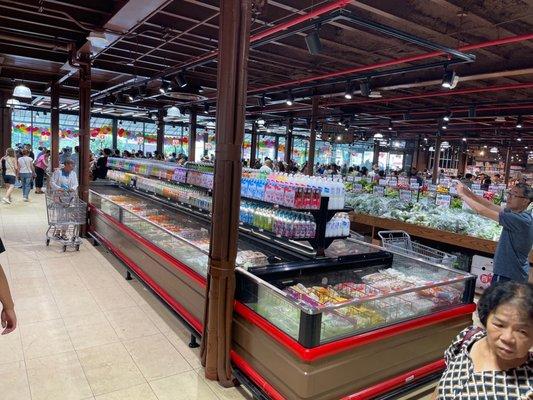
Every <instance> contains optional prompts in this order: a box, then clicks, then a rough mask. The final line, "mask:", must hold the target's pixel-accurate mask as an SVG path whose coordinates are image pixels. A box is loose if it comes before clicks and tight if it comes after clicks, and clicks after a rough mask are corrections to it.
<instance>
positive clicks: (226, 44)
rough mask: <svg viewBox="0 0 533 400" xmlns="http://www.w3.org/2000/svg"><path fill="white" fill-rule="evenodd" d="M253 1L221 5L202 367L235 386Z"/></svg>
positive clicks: (237, 0) (228, 0)
mask: <svg viewBox="0 0 533 400" xmlns="http://www.w3.org/2000/svg"><path fill="white" fill-rule="evenodd" d="M250 3H251V2H250V1H249V0H246V1H242V0H224V1H221V2H220V17H219V21H220V28H219V35H218V37H219V38H220V40H219V42H218V45H219V48H218V49H219V54H218V79H217V88H218V95H217V124H216V126H217V130H216V132H217V150H216V157H215V181H214V182H215V183H214V190H213V217H212V221H213V222H212V227H211V246H210V249H209V272H208V277H207V293H208V296H207V301H206V306H205V318H204V321H205V324H204V335H203V337H202V349H201V354H202V364H203V365H204V366H205V376H206V377H207V378H208V379H213V380H218V381H219V382H220V384H221V385H223V386H233V380H232V369H231V363H230V349H231V331H232V329H231V324H232V320H233V302H234V292H235V270H234V268H235V258H236V256H237V239H238V224H239V207H240V197H241V196H240V194H241V172H242V164H241V160H240V158H241V146H242V142H243V138H244V122H245V107H244V104H246V90H247V82H248V77H247V62H248V49H249V43H250V39H249V36H250V24H251V4H250Z"/></svg>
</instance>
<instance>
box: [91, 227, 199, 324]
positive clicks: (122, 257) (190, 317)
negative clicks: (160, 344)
mask: <svg viewBox="0 0 533 400" xmlns="http://www.w3.org/2000/svg"><path fill="white" fill-rule="evenodd" d="M90 232H91V234H93V235H94V236H96V237H97V238H98V240H99V241H100V242H101V243H102V244H104V245H105V246H106V247H107V248H108V249H109V250H110V251H111V252H112V253H113V254H114V255H115V256H116V257H118V258H119V259H120V260H121V261H122V262H123V263H124V264H126V265H127V266H128V268H131V270H132V271H133V272H135V274H136V275H137V276H138V277H139V278H141V279H142V280H143V281H144V282H145V283H146V284H147V285H148V286H149V287H150V288H151V289H152V290H153V291H154V292H156V293H157V294H158V296H160V297H161V298H162V299H163V300H164V301H165V302H166V303H167V304H168V305H169V306H170V307H172V309H173V310H174V311H176V312H177V313H178V314H180V315H181V316H182V318H183V319H185V320H186V321H187V323H189V325H191V326H192V327H193V328H194V329H195V330H196V332H198V333H199V334H202V332H203V331H204V326H203V324H202V323H201V322H200V321H198V320H197V319H196V318H195V317H194V316H193V315H192V314H191V313H190V312H189V311H187V310H186V309H185V307H183V306H182V305H181V304H180V303H179V302H177V301H176V300H175V299H174V298H173V297H172V296H170V295H169V294H168V293H167V292H166V291H165V290H164V289H163V288H162V287H161V286H159V285H158V284H157V283H156V282H155V281H154V280H153V279H152V278H150V276H149V275H148V274H147V273H146V272H144V271H143V270H142V269H141V268H140V267H139V266H138V265H137V264H136V263H135V262H133V261H132V260H131V259H130V258H129V257H128V256H126V255H125V254H124V253H123V252H122V251H121V250H119V249H118V248H117V247H115V246H114V245H113V244H112V243H111V242H110V241H109V240H107V239H106V238H104V237H103V236H102V235H100V234H99V233H98V232H96V231H94V230H93V229H91V230H90Z"/></svg>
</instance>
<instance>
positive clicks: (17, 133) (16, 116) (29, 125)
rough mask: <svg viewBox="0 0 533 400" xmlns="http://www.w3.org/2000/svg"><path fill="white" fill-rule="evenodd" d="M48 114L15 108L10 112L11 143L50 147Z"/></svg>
mask: <svg viewBox="0 0 533 400" xmlns="http://www.w3.org/2000/svg"><path fill="white" fill-rule="evenodd" d="M50 137H51V133H50V114H49V113H47V112H44V111H33V110H20V109H15V110H13V113H12V127H11V144H12V146H14V147H15V146H17V145H20V144H29V145H31V146H32V148H34V149H37V148H38V147H41V146H44V147H47V148H49V147H50Z"/></svg>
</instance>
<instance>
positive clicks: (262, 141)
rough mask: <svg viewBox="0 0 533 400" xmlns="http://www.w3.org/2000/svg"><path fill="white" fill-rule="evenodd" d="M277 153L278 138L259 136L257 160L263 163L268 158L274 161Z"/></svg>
mask: <svg viewBox="0 0 533 400" xmlns="http://www.w3.org/2000/svg"><path fill="white" fill-rule="evenodd" d="M275 153H276V138H275V137H273V136H270V135H268V136H267V135H259V137H258V139H257V159H258V160H259V161H261V163H264V162H265V158H266V157H268V158H270V159H271V160H274V157H275Z"/></svg>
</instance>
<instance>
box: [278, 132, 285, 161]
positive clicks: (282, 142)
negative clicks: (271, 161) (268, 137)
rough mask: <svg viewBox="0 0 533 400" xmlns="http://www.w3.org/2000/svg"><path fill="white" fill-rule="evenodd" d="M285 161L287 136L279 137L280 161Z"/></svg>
mask: <svg viewBox="0 0 533 400" xmlns="http://www.w3.org/2000/svg"><path fill="white" fill-rule="evenodd" d="M284 160H285V136H279V142H278V161H284Z"/></svg>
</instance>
